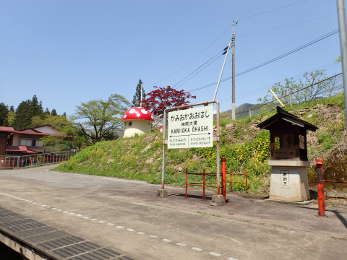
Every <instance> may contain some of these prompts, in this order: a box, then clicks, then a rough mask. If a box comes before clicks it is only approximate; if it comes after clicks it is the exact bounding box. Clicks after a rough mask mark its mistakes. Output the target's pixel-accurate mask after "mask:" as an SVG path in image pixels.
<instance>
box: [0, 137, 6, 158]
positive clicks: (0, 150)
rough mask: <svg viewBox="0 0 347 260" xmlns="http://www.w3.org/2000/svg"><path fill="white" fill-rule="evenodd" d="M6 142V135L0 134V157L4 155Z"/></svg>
mask: <svg viewBox="0 0 347 260" xmlns="http://www.w3.org/2000/svg"><path fill="white" fill-rule="evenodd" d="M6 141H7V134H6V133H0V155H4V154H5V153H6Z"/></svg>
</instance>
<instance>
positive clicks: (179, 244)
mask: <svg viewBox="0 0 347 260" xmlns="http://www.w3.org/2000/svg"><path fill="white" fill-rule="evenodd" d="M176 245H177V246H187V244H185V243H176Z"/></svg>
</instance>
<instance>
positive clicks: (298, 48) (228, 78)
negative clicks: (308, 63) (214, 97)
mask: <svg viewBox="0 0 347 260" xmlns="http://www.w3.org/2000/svg"><path fill="white" fill-rule="evenodd" d="M337 33H338V30H333V31H331V32H329V33H326V34H323V35H321V36H320V37H319V38H317V39H315V40H312V41H309V42H307V43H305V44H303V45H301V46H299V47H297V48H294V49H292V50H290V51H288V52H286V53H283V54H281V55H279V56H277V57H274V58H272V59H270V60H268V61H265V62H263V63H260V64H258V65H256V66H253V67H251V68H249V69H246V70H244V71H242V72H240V73H237V74H236V77H238V76H241V75H244V74H247V73H250V72H252V71H254V70H257V69H259V68H262V67H264V66H266V65H269V64H271V63H273V62H276V61H278V60H281V59H283V58H285V57H287V56H289V55H291V54H294V53H297V52H299V51H301V50H303V49H305V48H307V47H309V46H312V45H314V44H316V43H318V42H320V41H322V40H324V39H327V38H329V37H331V36H333V35H335V34H337ZM230 79H231V76H229V77H226V78H225V79H223V80H222V82H225V81H229V80H230ZM215 84H216V82H211V83H208V84H206V85H204V86H202V87H199V88H195V89H190V90H188V91H190V92H193V91H198V90H202V89H205V88H208V87H211V86H214V85H215Z"/></svg>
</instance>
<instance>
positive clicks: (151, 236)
mask: <svg viewBox="0 0 347 260" xmlns="http://www.w3.org/2000/svg"><path fill="white" fill-rule="evenodd" d="M149 237H150V238H158V236H156V235H149Z"/></svg>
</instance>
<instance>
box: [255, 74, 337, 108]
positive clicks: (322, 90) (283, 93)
mask: <svg viewBox="0 0 347 260" xmlns="http://www.w3.org/2000/svg"><path fill="white" fill-rule="evenodd" d="M337 83H338V82H337V78H336V77H334V78H328V76H327V75H326V73H325V72H324V71H323V70H316V71H313V72H306V73H304V74H303V77H302V79H300V80H295V79H294V78H286V79H284V81H283V82H277V83H275V84H274V85H273V87H272V90H273V91H274V92H275V93H276V95H277V96H278V97H279V98H281V100H282V101H284V102H285V103H287V104H299V103H302V102H306V101H311V100H313V99H316V98H320V97H329V96H332V95H335V94H336V93H337V92H338V91H339V90H340V86H339V84H337ZM271 100H273V97H272V94H271V93H268V94H267V95H266V96H265V97H263V98H260V99H259V101H261V102H262V103H267V102H270V101H271Z"/></svg>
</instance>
